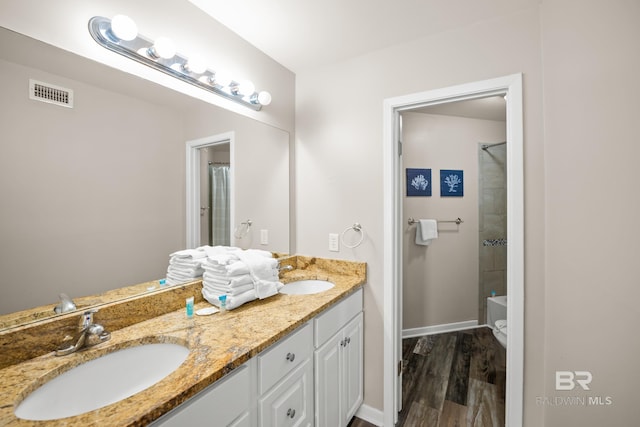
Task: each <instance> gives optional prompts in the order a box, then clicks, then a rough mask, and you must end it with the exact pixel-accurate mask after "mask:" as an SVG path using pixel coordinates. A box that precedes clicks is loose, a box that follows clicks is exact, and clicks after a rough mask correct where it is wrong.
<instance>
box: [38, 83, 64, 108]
mask: <svg viewBox="0 0 640 427" xmlns="http://www.w3.org/2000/svg"><path fill="white" fill-rule="evenodd" d="M29 98H31V99H34V100H36V101H42V102H47V103H49V104H55V105H60V106H62V107H68V108H73V91H72V90H71V89H67V88H64V87H60V86H55V85H52V84H49V83H44V82H39V81H37V80H33V79H30V80H29Z"/></svg>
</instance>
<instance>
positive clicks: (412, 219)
mask: <svg viewBox="0 0 640 427" xmlns="http://www.w3.org/2000/svg"><path fill="white" fill-rule="evenodd" d="M436 221H438V222H455V223H456V224H457V225H460V224H462V223H463V222H464V221H463V220H462V219H460V218H456V219H453V220H446V221H441V220H439V219H437V220H436ZM417 222H418V220H417V219H414V218H413V217H409V220H408V221H407V223H409V225H413V224H415V223H417Z"/></svg>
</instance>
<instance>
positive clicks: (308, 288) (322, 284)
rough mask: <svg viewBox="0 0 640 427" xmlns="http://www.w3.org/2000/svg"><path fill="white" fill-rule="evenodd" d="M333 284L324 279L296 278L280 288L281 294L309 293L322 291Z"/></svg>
mask: <svg viewBox="0 0 640 427" xmlns="http://www.w3.org/2000/svg"><path fill="white" fill-rule="evenodd" d="M334 286H335V285H334V284H333V283H331V282H328V281H326V280H298V281H297V282H291V283H288V284H286V285H284V286H283V287H282V289H280V293H281V294H287V295H310V294H317V293H319V292H324V291H326V290H329V289H331V288H333V287H334Z"/></svg>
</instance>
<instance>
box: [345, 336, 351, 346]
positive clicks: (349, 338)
mask: <svg viewBox="0 0 640 427" xmlns="http://www.w3.org/2000/svg"><path fill="white" fill-rule="evenodd" d="M345 341H346V342H347V344H351V337H347V338H346V339H345ZM345 345H346V344H345Z"/></svg>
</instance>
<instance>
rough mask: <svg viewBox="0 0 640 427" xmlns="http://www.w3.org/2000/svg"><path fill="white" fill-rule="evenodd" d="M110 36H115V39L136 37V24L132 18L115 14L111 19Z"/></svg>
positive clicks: (126, 39)
mask: <svg viewBox="0 0 640 427" xmlns="http://www.w3.org/2000/svg"><path fill="white" fill-rule="evenodd" d="M109 32H110V33H111V34H109V35H110V36H113V37H115V39H116V40H115V41H116V42H117V41H120V40H125V41H131V40H133V39H135V38H136V37H138V26H137V25H136V23H135V22H133V19H131V18H129V17H128V16H126V15H116V16H114V17H113V19H112V20H111V28H110V31H109Z"/></svg>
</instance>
